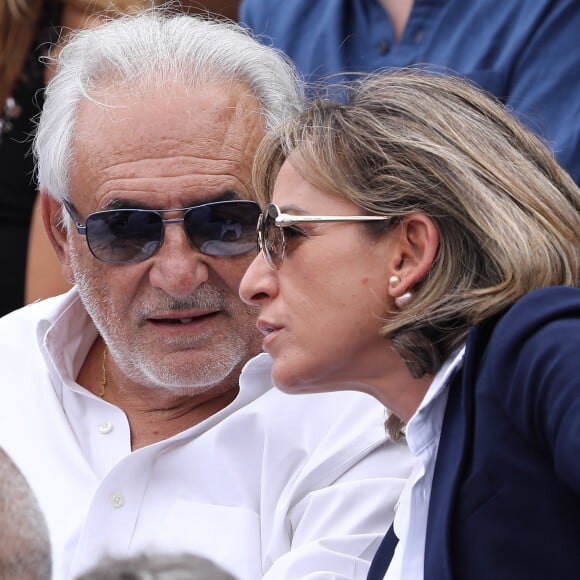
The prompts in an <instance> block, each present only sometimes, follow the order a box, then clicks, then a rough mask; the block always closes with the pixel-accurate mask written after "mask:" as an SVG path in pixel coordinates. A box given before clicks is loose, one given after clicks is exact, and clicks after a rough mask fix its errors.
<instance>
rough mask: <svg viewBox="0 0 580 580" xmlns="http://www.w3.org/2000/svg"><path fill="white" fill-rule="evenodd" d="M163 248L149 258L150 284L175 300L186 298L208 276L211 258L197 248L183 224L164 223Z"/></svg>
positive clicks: (205, 280)
mask: <svg viewBox="0 0 580 580" xmlns="http://www.w3.org/2000/svg"><path fill="white" fill-rule="evenodd" d="M164 227H165V233H164V238H163V242H162V244H161V247H160V248H159V249H158V250H157V252H156V253H155V254H154V255H153V256H152V257H151V258H150V260H151V261H152V264H151V269H150V270H149V280H150V282H151V285H152V286H153V287H154V288H159V289H161V290H163V291H164V292H166V293H167V294H169V295H170V296H173V297H174V298H185V297H187V296H189V295H190V294H191V293H192V292H193V291H195V289H196V288H198V287H199V286H200V285H201V284H203V283H204V282H207V280H208V276H209V266H208V263H207V259H208V256H206V255H205V254H202V253H201V252H200V251H199V249H198V248H196V247H194V246H193V245H192V244H191V243H190V241H189V238H188V236H187V234H186V233H185V229H184V228H183V224H182V223H165V224H164Z"/></svg>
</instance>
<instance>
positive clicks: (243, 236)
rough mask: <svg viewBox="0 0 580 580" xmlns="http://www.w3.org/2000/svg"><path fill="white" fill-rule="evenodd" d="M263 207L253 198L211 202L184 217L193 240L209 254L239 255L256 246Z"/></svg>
mask: <svg viewBox="0 0 580 580" xmlns="http://www.w3.org/2000/svg"><path fill="white" fill-rule="evenodd" d="M259 215H260V206H259V205H258V204H257V203H255V202H253V201H224V202H218V203H208V204H205V205H200V206H199V207H194V208H191V209H189V210H188V211H187V212H186V213H185V215H184V216H183V221H184V224H185V229H186V231H187V233H188V235H189V237H190V239H191V241H192V243H193V244H194V245H195V246H196V247H197V248H199V250H200V251H201V252H203V253H204V254H208V255H210V256H238V255H240V254H246V253H248V252H251V251H253V250H255V249H256V224H257V222H258V217H259Z"/></svg>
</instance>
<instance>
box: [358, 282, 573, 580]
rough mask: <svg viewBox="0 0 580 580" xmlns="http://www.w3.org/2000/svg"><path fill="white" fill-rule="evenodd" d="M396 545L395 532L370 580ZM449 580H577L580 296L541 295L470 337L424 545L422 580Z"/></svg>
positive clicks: (556, 291) (451, 403) (449, 412)
mask: <svg viewBox="0 0 580 580" xmlns="http://www.w3.org/2000/svg"><path fill="white" fill-rule="evenodd" d="M395 544H396V538H395V537H394V534H393V533H392V530H390V531H389V533H388V534H387V536H386V537H385V540H384V541H383V544H382V545H381V547H380V548H379V551H378V552H377V555H376V556H375V559H374V560H373V563H372V566H371V570H370V572H369V575H368V579H369V580H382V579H383V577H384V574H385V572H386V570H387V568H388V565H389V562H390V559H391V557H392V553H393V551H394V547H395ZM452 578H454V579H459V580H480V579H481V580H489V579H490V578H493V580H535V579H537V580H540V579H541V580H566V579H577V578H580V289H577V288H564V287H555V288H545V289H541V290H536V291H534V292H531V293H530V294H528V295H527V296H525V297H524V298H522V299H520V300H519V301H518V302H516V304H515V305H514V306H512V307H511V308H510V309H509V310H508V311H507V312H506V313H504V314H503V315H502V316H500V317H496V318H494V319H491V320H489V321H487V322H486V323H484V324H483V325H481V326H479V327H477V328H474V329H472V330H471V332H470V333H469V336H468V340H467V348H466V356H465V360H464V366H463V370H462V372H461V374H460V375H458V376H457V377H456V379H455V380H454V381H453V383H452V385H451V386H450V391H449V400H448V403H447V407H446V410H445V417H444V420H443V429H442V433H441V440H440V444H439V450H438V453H437V460H436V465H435V474H434V478H433V487H432V491H431V500H430V504H429V515H428V521H427V536H426V544H425V579H426V580H450V579H452ZM409 580H413V579H409Z"/></svg>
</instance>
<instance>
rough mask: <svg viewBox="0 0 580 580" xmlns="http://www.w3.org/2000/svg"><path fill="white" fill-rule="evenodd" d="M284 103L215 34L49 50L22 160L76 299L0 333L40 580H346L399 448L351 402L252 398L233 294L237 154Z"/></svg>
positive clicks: (220, 28)
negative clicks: (161, 556)
mask: <svg viewBox="0 0 580 580" xmlns="http://www.w3.org/2000/svg"><path fill="white" fill-rule="evenodd" d="M300 106H301V91H300V89H299V86H298V85H297V83H296V80H295V74H294V70H293V69H292V68H291V66H290V65H288V64H287V63H286V61H285V60H284V59H283V58H282V57H280V56H279V55H278V54H277V53H276V52H274V51H273V50H272V49H270V48H267V47H264V46H261V45H260V44H259V43H258V42H256V41H254V40H253V39H251V38H250V37H249V36H247V34H246V33H244V32H243V31H241V30H240V29H238V28H237V27H235V26H234V25H230V24H220V23H212V22H209V21H204V20H199V19H196V18H194V17H190V16H164V15H163V14H161V13H158V12H150V13H145V14H142V15H140V16H136V17H131V18H126V19H121V20H119V21H114V22H110V23H108V24H106V25H104V26H102V27H99V28H96V29H93V30H88V31H84V32H82V33H80V34H78V35H77V36H76V37H75V38H74V39H73V40H72V41H71V42H70V44H69V45H68V46H67V47H65V48H64V50H63V51H62V53H61V55H60V63H59V67H58V70H57V72H56V75H55V77H54V79H53V81H52V82H51V84H50V85H49V87H48V91H47V95H46V101H45V108H44V111H43V114H42V117H41V119H40V124H39V127H38V134H37V140H36V144H35V150H36V155H37V157H38V177H39V185H40V189H41V191H42V192H43V211H44V218H45V225H46V227H47V229H48V231H49V234H50V237H51V239H52V242H53V245H54V247H55V249H56V252H57V253H58V256H59V257H60V260H61V262H62V266H63V270H64V271H65V273H66V275H67V277H68V278H69V279H70V280H71V282H73V283H74V285H75V286H74V288H73V289H72V290H71V291H70V292H69V293H68V294H66V295H64V296H60V297H57V298H53V299H50V300H47V301H44V302H40V303H37V304H34V305H31V306H29V307H26V308H24V309H22V310H18V311H16V312H14V313H12V314H10V315H8V316H6V317H5V318H3V319H2V320H1V321H0V352H2V357H3V360H2V365H1V367H0V368H1V370H0V443H2V444H4V445H6V447H7V448H8V449H9V451H10V453H11V454H12V455H13V456H14V457H15V458H17V460H18V463H19V465H20V466H21V468H22V469H23V471H24V473H25V475H26V476H27V478H28V479H29V481H30V483H31V485H32V487H33V489H34V491H35V493H36V494H37V496H38V498H39V501H40V504H41V507H42V508H43V509H44V511H45V514H46V516H47V520H48V525H49V529H50V532H51V536H52V538H51V539H52V544H53V558H54V567H55V578H58V579H60V578H70V577H74V576H76V575H78V574H80V573H82V572H84V571H85V570H86V569H88V568H89V567H90V566H92V565H94V564H95V563H96V562H97V561H98V560H99V559H100V558H101V557H103V556H105V555H110V556H114V557H122V556H130V555H132V554H137V553H142V552H144V551H145V552H146V551H148V550H156V551H165V552H168V551H169V552H184V551H185V552H190V553H195V554H199V555H202V556H204V557H206V558H209V559H211V560H213V561H215V562H217V563H219V564H220V565H221V566H223V567H224V568H226V569H227V570H228V571H230V572H231V573H233V574H234V575H235V576H236V577H237V578H239V579H240V580H256V579H258V578H268V579H272V580H283V579H286V578H288V579H289V578H295V579H303V578H311V579H315V578H320V579H322V578H324V579H328V578H348V579H353V578H364V577H365V576H366V571H367V569H368V562H369V560H370V559H371V558H372V555H373V552H374V551H375V550H376V548H377V546H378V544H379V541H380V538H381V535H382V533H383V532H384V530H385V528H386V527H388V525H389V521H390V520H391V519H392V516H393V506H394V504H395V501H396V499H397V497H398V495H399V492H400V490H401V488H402V485H403V480H404V478H405V477H406V476H407V474H408V471H409V469H410V459H409V454H408V452H407V450H406V447H405V446H404V445H402V444H399V443H394V442H392V441H390V440H386V439H385V435H384V430H383V413H384V409H382V408H381V407H380V405H378V404H377V403H375V402H374V401H373V400H372V399H371V398H370V397H367V396H366V395H360V394H355V393H341V394H338V393H337V394H336V395H333V396H330V397H329V396H325V395H320V396H318V395H305V396H302V397H301V396H294V397H292V396H288V395H284V394H282V393H280V392H278V391H277V390H276V389H274V388H272V385H271V381H270V359H269V358H268V357H267V356H266V355H264V354H262V355H259V356H258V357H257V358H255V359H254V360H252V361H251V362H249V363H248V361H249V359H250V358H251V357H252V356H254V355H256V354H257V353H258V352H259V350H260V341H261V338H260V336H259V334H258V332H257V330H256V328H255V312H254V310H253V309H252V308H250V307H247V306H245V305H244V304H243V303H242V302H241V301H240V300H239V298H238V285H239V282H240V279H241V277H242V274H243V272H244V270H245V268H246V266H247V265H248V263H249V262H250V260H251V259H252V256H253V255H254V254H253V251H254V246H255V223H256V220H257V216H258V207H257V205H256V204H255V202H253V201H252V199H253V191H252V187H251V180H250V174H251V165H252V159H253V156H254V152H255V149H256V146H257V145H258V142H259V141H260V139H261V137H262V135H263V133H264V131H265V129H267V128H268V127H269V126H271V125H273V124H275V123H277V122H279V121H280V120H281V119H283V118H284V117H285V116H287V115H288V114H290V113H292V112H294V111H295V110H296V109H297V108H299V107H300ZM312 323H313V324H316V321H315V320H313V321H312ZM246 363H248V364H246Z"/></svg>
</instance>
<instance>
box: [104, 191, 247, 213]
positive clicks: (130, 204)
mask: <svg viewBox="0 0 580 580" xmlns="http://www.w3.org/2000/svg"><path fill="white" fill-rule="evenodd" d="M238 199H241V197H240V194H239V193H238V192H237V191H235V190H234V189H227V190H225V191H223V192H221V193H217V194H214V195H208V196H207V197H205V198H204V199H196V200H195V201H192V202H191V203H187V204H186V205H184V206H183V207H182V208H180V207H177V208H173V207H171V208H166V207H157V206H155V207H154V206H151V205H149V204H147V203H146V202H144V201H140V200H135V199H125V198H123V197H116V198H113V199H111V200H109V201H108V202H107V203H106V204H105V206H104V207H103V208H102V209H103V210H108V209H153V210H159V209H178V210H179V209H184V208H187V207H197V206H199V205H204V204H206V203H215V202H219V201H236V200H238Z"/></svg>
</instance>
